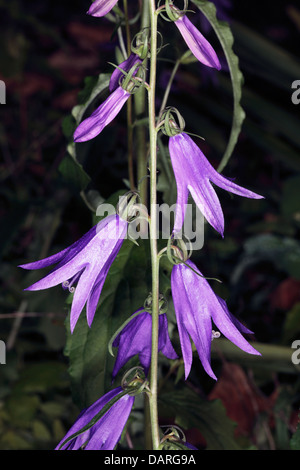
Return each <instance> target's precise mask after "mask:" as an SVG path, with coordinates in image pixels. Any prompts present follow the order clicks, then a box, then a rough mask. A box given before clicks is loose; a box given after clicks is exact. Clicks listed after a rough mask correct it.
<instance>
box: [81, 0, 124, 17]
mask: <svg viewBox="0 0 300 470" xmlns="http://www.w3.org/2000/svg"><path fill="white" fill-rule="evenodd" d="M117 3H118V0H95V1H94V2H93V3H92V4H91V6H90V8H89V10H88V12H87V14H88V15H91V16H97V17H100V16H105V15H107V13H109V12H110V10H111V9H112V8H113V7H114V6H115V5H116V4H117Z"/></svg>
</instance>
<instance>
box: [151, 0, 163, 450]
mask: <svg viewBox="0 0 300 470" xmlns="http://www.w3.org/2000/svg"><path fill="white" fill-rule="evenodd" d="M149 15H150V25H151V43H150V79H149V89H148V106H149V145H150V249H151V267H152V350H151V370H150V394H149V409H150V422H151V434H152V446H153V450H158V448H159V442H160V439H159V426H158V410H157V376H158V321H159V319H158V316H159V259H158V253H157V218H156V203H157V186H156V179H157V174H156V173H157V129H156V115H155V91H156V60H157V14H156V7H155V0H150V1H149Z"/></svg>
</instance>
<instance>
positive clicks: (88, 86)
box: [59, 74, 110, 191]
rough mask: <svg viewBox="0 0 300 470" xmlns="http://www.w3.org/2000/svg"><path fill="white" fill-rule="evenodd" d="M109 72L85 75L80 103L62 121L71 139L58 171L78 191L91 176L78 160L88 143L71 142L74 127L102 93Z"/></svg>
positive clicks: (82, 156)
mask: <svg viewBox="0 0 300 470" xmlns="http://www.w3.org/2000/svg"><path fill="white" fill-rule="evenodd" d="M109 77H110V75H109V74H100V75H99V76H98V77H86V79H85V86H84V88H83V90H82V91H81V92H80V93H79V100H80V101H81V103H80V104H78V105H76V106H74V108H73V109H72V115H71V116H68V117H67V118H66V119H64V121H63V131H64V134H65V135H66V137H67V138H68V139H70V140H71V142H70V143H69V145H68V147H67V150H68V154H67V155H66V157H65V158H64V159H63V160H62V162H61V164H60V166H59V171H60V172H61V173H62V175H63V176H64V178H65V180H66V181H67V182H68V183H69V184H72V186H74V187H75V188H78V189H79V190H80V191H83V190H84V189H86V187H87V185H88V184H89V182H90V180H91V178H90V177H89V175H88V174H87V173H86V172H85V171H84V169H83V166H82V164H81V163H80V162H83V161H84V159H85V156H86V155H87V153H88V150H89V143H87V144H86V145H82V144H81V145H78V144H75V142H73V139H72V137H73V133H74V131H75V128H76V127H77V126H78V125H79V124H80V122H81V120H82V119H83V116H84V114H85V112H86V111H87V110H88V108H89V106H91V105H92V103H93V101H94V100H95V99H97V98H98V97H99V96H100V95H101V94H102V93H104V92H105V91H106V90H107V88H108V85H109Z"/></svg>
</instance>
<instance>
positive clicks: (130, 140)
mask: <svg viewBox="0 0 300 470" xmlns="http://www.w3.org/2000/svg"><path fill="white" fill-rule="evenodd" d="M123 6H124V15H125V31H126V46H127V57H129V55H130V52H131V50H130V48H131V35H130V27H129V18H128V5H127V0H123ZM127 145H128V178H129V185H130V189H131V190H134V189H135V183H134V168H133V125H132V96H130V97H129V99H128V100H127Z"/></svg>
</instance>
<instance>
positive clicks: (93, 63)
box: [48, 50, 99, 84]
mask: <svg viewBox="0 0 300 470" xmlns="http://www.w3.org/2000/svg"><path fill="white" fill-rule="evenodd" d="M48 63H49V65H50V66H51V67H53V68H55V69H58V70H60V71H61V73H62V74H63V76H64V77H65V79H66V80H67V81H68V82H69V83H70V84H78V83H79V82H81V80H82V79H83V78H84V77H85V75H86V73H87V72H88V71H91V70H95V69H97V68H98V66H99V59H98V57H97V56H96V55H95V53H87V52H85V53H83V52H80V53H79V52H78V51H76V50H68V51H66V50H59V51H57V52H54V53H53V54H52V55H51V56H50V57H49V59H48Z"/></svg>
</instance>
